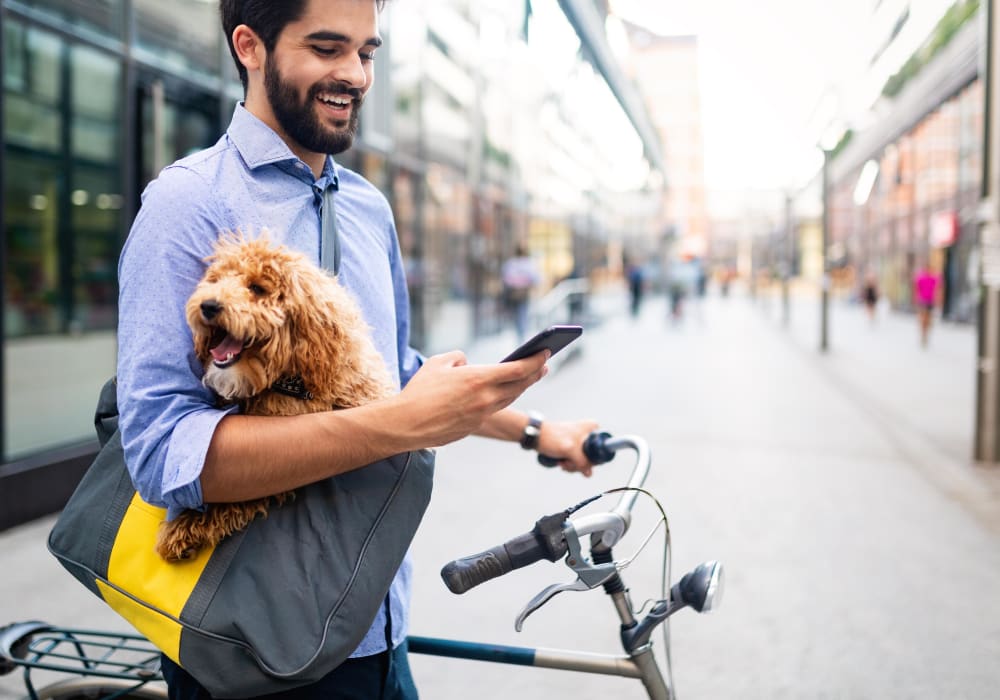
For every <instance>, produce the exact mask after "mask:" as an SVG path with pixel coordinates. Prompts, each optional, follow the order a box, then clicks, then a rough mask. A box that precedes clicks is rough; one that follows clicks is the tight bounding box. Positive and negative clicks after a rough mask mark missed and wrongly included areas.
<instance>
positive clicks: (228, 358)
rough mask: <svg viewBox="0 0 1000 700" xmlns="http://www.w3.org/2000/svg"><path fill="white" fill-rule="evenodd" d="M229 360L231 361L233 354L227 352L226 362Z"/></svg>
mask: <svg viewBox="0 0 1000 700" xmlns="http://www.w3.org/2000/svg"><path fill="white" fill-rule="evenodd" d="M231 359H233V353H231V352H227V353H226V362H229V361H230V360H231Z"/></svg>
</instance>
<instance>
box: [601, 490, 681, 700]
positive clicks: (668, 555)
mask: <svg viewBox="0 0 1000 700" xmlns="http://www.w3.org/2000/svg"><path fill="white" fill-rule="evenodd" d="M622 491H635V492H637V493H641V494H643V495H644V496H646V497H648V498H649V499H651V500H652V501H653V503H654V504H655V505H656V508H657V509H658V510H659V511H660V519H659V520H658V521H657V522H656V524H655V525H654V526H653V529H652V530H650V532H649V534H648V535H646V539H645V540H644V541H643V542H642V544H641V545H640V546H639V549H638V550H637V551H636V552H635V554H633V555H632V556H631V557H629V558H627V559H626V560H625V564H623V565H622V566H621V568H625V567H626V566H628V565H629V564H631V563H632V561H634V560H635V558H636V557H638V556H639V554H640V553H641V552H642V550H643V549H645V547H646V545H647V544H648V543H649V540H651V539H652V537H653V535H654V534H655V533H656V531H657V530H658V529H659V527H660V523H663V558H662V559H661V562H662V568H661V570H660V599H661V600H667V598H668V596H669V586H670V577H671V575H672V569H673V562H672V559H673V548H672V547H671V546H670V521H669V519H668V518H667V512H666V510H665V509H664V508H663V504H661V503H660V501H659V499H657V498H656V496H654V495H653V494H652V493H650V492H649V491H647V490H646V489H642V488H638V487H635V486H619V487H617V488H613V489H609V490H607V491H605V492H604V494H602V495H608V494H612V493H620V492H622ZM590 500H594V499H590ZM590 500H588V501H585V503H589V502H590ZM650 602H654V601H651V600H649V599H647V600H646V601H644V602H643V604H642V605H641V606H640V607H639V609H638V611H635V610H633V611H632V614H633V615H636V616H638V615H639V614H640V613H641V612H642V610H643V609H645V607H646V604H647V603H650ZM661 630H662V633H663V654H664V658H665V661H666V663H665V664H664V665H665V666H666V670H667V682H668V683H669V689H670V694H671V697H673V698H676V697H677V693H676V692H675V686H674V668H673V661H672V659H671V657H670V618H669V617H668V618H666V619H665V620H664V621H663V625H662V627H661Z"/></svg>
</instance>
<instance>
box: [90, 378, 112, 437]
mask: <svg viewBox="0 0 1000 700" xmlns="http://www.w3.org/2000/svg"><path fill="white" fill-rule="evenodd" d="M94 428H95V429H96V430H97V439H98V440H99V441H100V443H101V447H104V446H105V445H106V444H107V442H108V440H110V439H111V436H112V435H113V434H114V432H115V431H116V430H118V378H117V377H112V378H111V379H109V380H108V381H106V382H105V383H104V387H103V388H102V389H101V395H100V397H99V398H98V399H97V409H96V410H95V411H94Z"/></svg>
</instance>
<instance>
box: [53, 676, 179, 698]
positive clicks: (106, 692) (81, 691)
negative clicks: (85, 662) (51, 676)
mask: <svg viewBox="0 0 1000 700" xmlns="http://www.w3.org/2000/svg"><path fill="white" fill-rule="evenodd" d="M166 697H167V690H166V687H165V686H164V685H163V684H162V683H149V684H146V685H140V686H136V684H135V682H134V681H126V680H116V679H113V678H73V679H70V680H66V681H60V682H59V683H53V684H52V685H47V686H45V687H44V688H42V689H41V690H39V691H38V700H115V699H116V698H131V699H133V700H166Z"/></svg>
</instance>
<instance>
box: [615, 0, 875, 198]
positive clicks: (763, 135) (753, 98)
mask: <svg viewBox="0 0 1000 700" xmlns="http://www.w3.org/2000/svg"><path fill="white" fill-rule="evenodd" d="M613 4H614V6H615V8H617V11H618V13H619V14H620V16H622V17H624V18H625V19H628V20H629V21H631V22H633V23H635V24H640V25H643V26H646V27H648V28H650V29H651V30H654V31H656V32H658V33H660V34H697V35H698V37H699V50H700V54H699V59H700V74H701V98H702V113H703V116H704V125H703V127H704V139H705V179H706V184H707V185H708V187H709V189H714V190H729V189H744V188H752V189H785V188H787V187H790V186H795V185H799V184H801V183H802V180H803V173H804V172H808V171H809V170H811V168H812V167H813V165H814V164H815V163H816V162H817V161H816V158H818V152H817V151H816V150H815V149H814V148H813V147H812V144H814V143H815V139H816V134H815V133H812V132H811V131H810V130H809V122H810V119H811V118H812V117H813V114H814V112H815V111H816V108H817V106H818V104H819V102H820V98H821V96H822V95H823V93H824V90H825V88H826V86H827V85H828V84H831V83H832V82H834V81H836V80H837V79H838V78H842V77H843V76H845V75H850V74H851V73H850V71H852V70H857V68H856V67H857V66H858V65H863V63H864V61H865V60H866V59H867V54H868V48H867V46H866V43H865V31H864V28H865V26H866V19H867V17H868V16H869V13H870V11H871V0H754V1H753V2H748V1H747V0H698V1H697V2H691V1H690V0H686V1H685V2H681V0H614V3H613ZM859 62H861V63H860V64H859Z"/></svg>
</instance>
